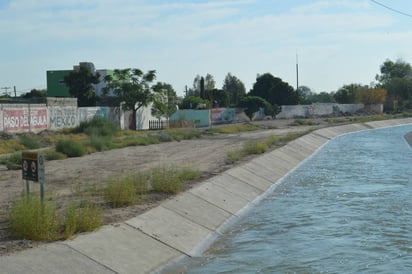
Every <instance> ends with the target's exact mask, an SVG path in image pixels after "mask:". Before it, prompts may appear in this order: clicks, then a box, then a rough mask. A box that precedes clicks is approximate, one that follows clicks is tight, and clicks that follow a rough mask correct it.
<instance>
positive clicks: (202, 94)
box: [200, 76, 206, 99]
mask: <svg viewBox="0 0 412 274" xmlns="http://www.w3.org/2000/svg"><path fill="white" fill-rule="evenodd" d="M200 98H202V99H205V98H206V93H205V78H203V76H202V77H201V78H200Z"/></svg>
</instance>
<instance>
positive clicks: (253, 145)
mask: <svg viewBox="0 0 412 274" xmlns="http://www.w3.org/2000/svg"><path fill="white" fill-rule="evenodd" d="M268 149H269V147H268V145H267V144H266V143H258V142H246V143H244V144H243V148H242V154H243V155H252V154H262V153H265V152H266V151H267V150H268Z"/></svg>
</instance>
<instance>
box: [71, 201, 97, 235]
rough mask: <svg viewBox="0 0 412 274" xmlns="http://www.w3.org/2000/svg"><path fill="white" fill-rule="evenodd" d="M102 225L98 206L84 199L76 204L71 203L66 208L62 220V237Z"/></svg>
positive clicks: (91, 229) (92, 229)
mask: <svg viewBox="0 0 412 274" xmlns="http://www.w3.org/2000/svg"><path fill="white" fill-rule="evenodd" d="M101 225H102V214H101V211H100V208H98V207H97V206H95V205H93V204H92V203H91V202H90V201H86V202H84V203H82V204H81V206H78V205H76V204H74V203H73V204H71V205H70V206H69V207H68V208H67V209H66V214H65V221H64V238H65V239H68V238H70V237H71V236H72V235H74V234H75V233H79V232H85V231H94V230H96V229H97V228H99V227H100V226H101Z"/></svg>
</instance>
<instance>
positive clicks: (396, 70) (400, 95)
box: [376, 60, 412, 110]
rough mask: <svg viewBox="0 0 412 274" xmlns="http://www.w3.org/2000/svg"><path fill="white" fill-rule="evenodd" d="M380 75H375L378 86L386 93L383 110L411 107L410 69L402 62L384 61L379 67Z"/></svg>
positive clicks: (411, 73)
mask: <svg viewBox="0 0 412 274" xmlns="http://www.w3.org/2000/svg"><path fill="white" fill-rule="evenodd" d="M380 71H381V74H380V75H376V79H377V80H378V81H379V82H380V86H381V87H383V88H385V89H386V91H387V101H386V104H385V108H387V109H389V110H392V109H394V108H410V107H412V67H411V65H410V64H409V63H406V62H404V61H402V60H397V61H396V62H393V61H391V60H386V61H385V62H384V63H383V64H382V65H381V67H380Z"/></svg>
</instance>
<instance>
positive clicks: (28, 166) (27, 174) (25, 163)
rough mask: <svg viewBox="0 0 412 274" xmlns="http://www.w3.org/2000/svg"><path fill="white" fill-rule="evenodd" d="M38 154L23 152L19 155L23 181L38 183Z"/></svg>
mask: <svg viewBox="0 0 412 274" xmlns="http://www.w3.org/2000/svg"><path fill="white" fill-rule="evenodd" d="M38 158H39V153H37V152H27V151H23V152H22V154H21V160H22V163H21V169H22V173H23V179H24V180H29V181H35V182H38V181H39V168H38V161H39V159H38Z"/></svg>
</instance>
